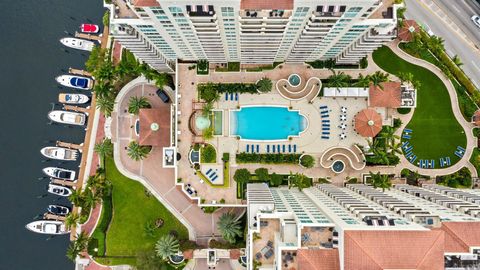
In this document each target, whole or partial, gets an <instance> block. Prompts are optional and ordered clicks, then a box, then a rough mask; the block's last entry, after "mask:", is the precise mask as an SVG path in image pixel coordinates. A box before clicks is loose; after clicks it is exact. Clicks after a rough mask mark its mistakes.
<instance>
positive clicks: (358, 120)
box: [355, 109, 382, 138]
mask: <svg viewBox="0 0 480 270" xmlns="http://www.w3.org/2000/svg"><path fill="white" fill-rule="evenodd" d="M355 130H356V131H357V132H358V133H359V134H360V135H362V136H363V137H369V138H372V137H375V135H377V134H378V133H379V132H380V130H382V116H381V115H380V114H379V113H377V112H376V111H375V110H374V109H364V110H361V111H360V112H358V113H357V115H355Z"/></svg>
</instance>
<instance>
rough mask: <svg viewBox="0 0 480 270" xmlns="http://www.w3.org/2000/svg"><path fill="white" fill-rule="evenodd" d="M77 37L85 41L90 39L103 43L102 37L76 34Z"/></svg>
mask: <svg viewBox="0 0 480 270" xmlns="http://www.w3.org/2000/svg"><path fill="white" fill-rule="evenodd" d="M75 37H77V38H84V39H88V40H95V41H98V42H101V41H102V37H101V36H96V35H92V34H85V33H78V32H75Z"/></svg>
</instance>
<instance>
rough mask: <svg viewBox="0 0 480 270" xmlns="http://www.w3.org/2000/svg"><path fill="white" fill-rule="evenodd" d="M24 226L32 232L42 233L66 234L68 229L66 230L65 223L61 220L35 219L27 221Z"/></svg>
mask: <svg viewBox="0 0 480 270" xmlns="http://www.w3.org/2000/svg"><path fill="white" fill-rule="evenodd" d="M25 228H27V229H28V230H30V231H32V232H36V233H42V234H52V235H59V234H67V233H69V232H70V230H67V228H66V227H65V223H64V222H63V221H57V220H37V221H33V222H30V223H28V224H27V225H26V226H25Z"/></svg>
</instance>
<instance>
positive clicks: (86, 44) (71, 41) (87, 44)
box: [60, 37, 95, 51]
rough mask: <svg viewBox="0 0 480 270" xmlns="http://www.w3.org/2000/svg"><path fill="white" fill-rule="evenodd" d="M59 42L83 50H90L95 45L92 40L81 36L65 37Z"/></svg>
mask: <svg viewBox="0 0 480 270" xmlns="http://www.w3.org/2000/svg"><path fill="white" fill-rule="evenodd" d="M60 42H61V43H62V44H63V45H65V46H67V47H69V48H72V49H78V50H84V51H92V50H93V47H95V43H94V42H93V41H90V40H85V39H81V38H71V37H65V38H62V39H60Z"/></svg>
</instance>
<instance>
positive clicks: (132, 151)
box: [127, 141, 150, 161]
mask: <svg viewBox="0 0 480 270" xmlns="http://www.w3.org/2000/svg"><path fill="white" fill-rule="evenodd" d="M148 153H150V148H149V147H148V146H143V145H140V144H138V143H137V142H136V141H132V142H130V144H129V145H128V147H127V155H128V156H129V157H130V158H131V159H133V160H135V161H139V160H142V159H144V158H146V157H147V156H148Z"/></svg>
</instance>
